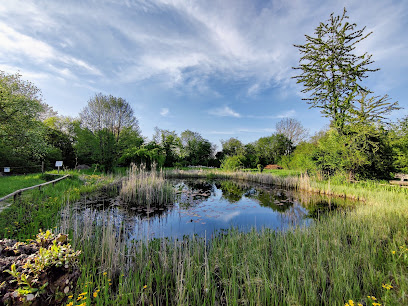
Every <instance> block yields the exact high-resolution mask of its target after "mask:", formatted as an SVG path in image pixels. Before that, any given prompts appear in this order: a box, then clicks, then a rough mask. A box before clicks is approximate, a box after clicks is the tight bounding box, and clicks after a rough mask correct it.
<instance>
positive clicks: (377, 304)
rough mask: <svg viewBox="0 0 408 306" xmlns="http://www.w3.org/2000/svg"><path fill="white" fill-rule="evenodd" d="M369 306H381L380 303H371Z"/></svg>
mask: <svg viewBox="0 0 408 306" xmlns="http://www.w3.org/2000/svg"><path fill="white" fill-rule="evenodd" d="M371 305H373V306H381V304H380V303H372V304H371Z"/></svg>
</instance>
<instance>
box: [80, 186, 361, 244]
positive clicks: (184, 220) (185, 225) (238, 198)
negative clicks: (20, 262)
mask: <svg viewBox="0 0 408 306" xmlns="http://www.w3.org/2000/svg"><path fill="white" fill-rule="evenodd" d="M171 183H172V185H173V186H174V188H175V189H176V193H177V197H176V198H177V200H176V202H175V203H173V204H171V205H167V206H164V207H160V208H155V207H149V208H138V207H128V206H125V205H123V204H122V203H121V202H120V198H119V197H118V196H117V193H115V194H114V195H108V194H107V193H106V194H105V193H104V194H99V195H98V196H97V197H95V196H94V197H90V198H89V197H87V198H84V199H82V200H81V202H78V203H76V204H75V205H74V211H75V212H76V216H77V217H76V218H78V216H79V218H81V216H82V217H83V216H90V215H92V216H93V217H92V218H95V220H99V221H98V222H103V220H106V219H110V220H111V221H113V222H114V224H115V225H116V226H117V227H120V226H124V227H125V229H126V232H127V233H128V234H129V238H130V239H136V240H139V239H146V238H147V239H152V238H164V237H168V238H183V237H184V236H185V235H198V236H201V237H204V236H206V237H211V235H212V234H214V233H215V232H217V231H220V230H227V229H230V228H231V227H235V228H238V229H240V230H242V231H249V230H250V229H251V228H254V227H255V228H256V229H262V228H270V229H273V230H279V231H282V230H283V231H284V230H288V229H290V228H292V227H294V226H308V225H310V224H311V223H313V222H316V220H318V218H319V216H321V215H324V214H327V213H329V212H330V211H332V210H337V209H348V208H350V207H353V206H354V205H355V204H354V203H353V202H352V201H351V200H347V199H344V198H334V197H325V196H321V195H316V194H310V193H306V192H296V191H293V190H285V189H282V188H278V187H274V186H265V185H261V184H254V183H247V182H242V181H232V180H210V181H208V180H171Z"/></svg>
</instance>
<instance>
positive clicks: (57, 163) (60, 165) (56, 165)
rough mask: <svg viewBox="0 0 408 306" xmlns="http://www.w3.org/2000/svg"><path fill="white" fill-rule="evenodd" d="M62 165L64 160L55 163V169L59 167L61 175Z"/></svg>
mask: <svg viewBox="0 0 408 306" xmlns="http://www.w3.org/2000/svg"><path fill="white" fill-rule="evenodd" d="M62 164H63V162H62V160H57V161H56V162H55V167H58V173H59V169H60V167H62Z"/></svg>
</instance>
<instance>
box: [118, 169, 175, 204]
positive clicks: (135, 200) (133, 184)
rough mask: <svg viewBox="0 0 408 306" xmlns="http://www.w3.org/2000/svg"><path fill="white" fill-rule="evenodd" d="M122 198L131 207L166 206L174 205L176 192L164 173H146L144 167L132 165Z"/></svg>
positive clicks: (121, 194)
mask: <svg viewBox="0 0 408 306" xmlns="http://www.w3.org/2000/svg"><path fill="white" fill-rule="evenodd" d="M120 197H121V199H122V201H124V202H126V203H128V204H130V205H136V206H150V205H165V204H168V203H173V201H174V197H175V191H174V188H173V187H172V185H171V184H170V183H168V182H167V181H166V179H165V178H164V175H163V173H162V172H157V171H146V169H145V167H144V166H140V167H138V166H136V165H131V167H130V169H129V170H128V173H127V176H126V177H125V178H124V179H123V181H122V188H121V190H120Z"/></svg>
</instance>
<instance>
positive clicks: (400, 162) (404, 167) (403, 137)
mask: <svg viewBox="0 0 408 306" xmlns="http://www.w3.org/2000/svg"><path fill="white" fill-rule="evenodd" d="M390 138H391V144H392V149H393V154H394V156H395V161H394V167H395V169H396V171H397V172H404V173H408V116H406V117H405V118H403V119H401V120H400V121H399V122H398V124H395V125H394V126H393V128H392V129H391V132H390Z"/></svg>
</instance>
